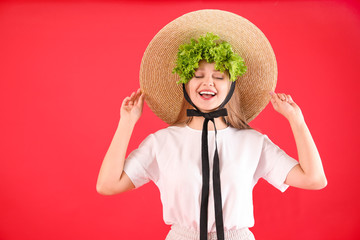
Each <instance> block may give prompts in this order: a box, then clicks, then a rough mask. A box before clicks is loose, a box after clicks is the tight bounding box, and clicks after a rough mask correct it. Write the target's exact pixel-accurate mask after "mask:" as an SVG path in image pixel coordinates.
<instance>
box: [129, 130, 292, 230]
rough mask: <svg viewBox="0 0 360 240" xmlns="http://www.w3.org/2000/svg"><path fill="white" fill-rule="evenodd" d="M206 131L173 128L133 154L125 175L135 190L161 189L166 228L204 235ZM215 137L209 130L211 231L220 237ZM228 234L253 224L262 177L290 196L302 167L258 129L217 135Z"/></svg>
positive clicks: (146, 142)
mask: <svg viewBox="0 0 360 240" xmlns="http://www.w3.org/2000/svg"><path fill="white" fill-rule="evenodd" d="M201 132H202V131H201V130H195V129H192V128H190V127H188V126H185V127H177V126H170V127H167V128H165V129H162V130H159V131H157V132H156V133H154V134H150V135H149V136H148V137H147V138H146V139H145V140H144V141H143V142H142V143H141V144H140V146H139V148H138V149H136V150H134V151H133V152H131V153H130V154H129V156H128V158H127V159H126V161H125V166H124V171H125V172H126V174H127V175H128V176H129V178H130V179H131V181H132V182H133V184H134V185H135V187H136V188H138V187H140V186H142V185H143V184H145V183H147V182H149V181H150V180H152V181H153V182H154V183H155V184H156V185H157V187H158V188H159V190H160V196H161V202H162V205H163V218H164V221H165V223H166V224H170V225H173V224H177V225H180V226H183V227H186V228H188V229H192V230H196V231H199V221H200V204H201V187H202V175H201V172H202V171H201ZM214 137H215V132H214V131H209V135H208V139H209V141H208V145H209V160H210V192H209V208H208V231H209V232H215V231H216V225H215V215H214V197H213V185H212V167H213V156H214V151H215V148H214V147H215V140H214ZM217 146H218V153H219V159H220V179H221V192H222V205H223V220H224V229H225V230H233V229H239V228H243V227H252V226H253V225H254V216H253V201H252V190H253V187H254V186H255V184H256V183H257V181H258V180H259V178H261V177H262V178H264V179H265V180H267V181H268V182H269V183H270V184H272V185H273V186H275V187H276V188H278V189H279V190H280V191H282V192H283V191H285V190H286V189H287V187H288V185H285V184H284V181H285V179H286V176H287V174H288V173H289V171H290V170H291V169H292V168H293V167H294V166H295V165H296V164H298V162H297V161H296V160H295V159H293V158H291V157H289V156H288V155H287V154H286V153H285V152H284V151H283V150H281V149H280V148H279V147H278V146H276V145H275V144H273V143H272V142H271V141H270V140H269V138H268V137H267V136H266V135H263V134H261V133H259V132H257V131H255V130H252V129H247V130H238V129H235V128H232V127H227V128H225V129H222V130H218V131H217Z"/></svg>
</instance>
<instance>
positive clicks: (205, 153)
mask: <svg viewBox="0 0 360 240" xmlns="http://www.w3.org/2000/svg"><path fill="white" fill-rule="evenodd" d="M234 89H235V82H232V84H231V87H230V91H229V93H228V95H227V96H226V98H225V100H224V102H223V103H222V104H221V105H220V106H219V107H218V110H215V111H213V112H207V113H203V112H201V111H200V110H199V109H198V108H197V107H196V106H195V105H194V104H193V102H192V101H191V99H190V97H189V95H188V94H187V92H186V89H185V84H183V92H184V97H185V99H186V101H188V102H189V103H190V104H191V105H192V106H193V107H194V108H195V109H187V116H188V117H192V116H196V117H197V116H202V117H204V118H205V119H204V123H203V129H202V138H201V160H202V192H201V207H200V240H207V233H208V229H207V227H208V205H209V181H210V167H209V150H208V123H209V121H212V122H213V124H214V129H215V153H214V161H213V187H214V205H215V206H214V207H215V222H216V235H217V239H218V240H224V223H223V213H222V200H221V182H220V161H219V154H218V150H217V130H216V125H215V120H214V119H215V118H218V117H224V116H227V115H228V114H227V110H226V108H223V107H224V105H225V104H226V103H227V102H228V101H229V100H230V98H231V96H232V95H233V93H234Z"/></svg>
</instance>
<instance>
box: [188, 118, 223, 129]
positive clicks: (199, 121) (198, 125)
mask: <svg viewBox="0 0 360 240" xmlns="http://www.w3.org/2000/svg"><path fill="white" fill-rule="evenodd" d="M204 120H205V119H204V117H193V118H192V119H191V121H190V122H189V123H188V124H187V125H188V126H189V127H190V128H192V129H196V130H201V129H202V128H203V124H204ZM215 124H216V129H218V130H221V129H224V128H227V127H228V125H227V124H226V123H225V121H224V119H223V118H222V117H218V118H215ZM208 130H214V124H212V123H210V124H208Z"/></svg>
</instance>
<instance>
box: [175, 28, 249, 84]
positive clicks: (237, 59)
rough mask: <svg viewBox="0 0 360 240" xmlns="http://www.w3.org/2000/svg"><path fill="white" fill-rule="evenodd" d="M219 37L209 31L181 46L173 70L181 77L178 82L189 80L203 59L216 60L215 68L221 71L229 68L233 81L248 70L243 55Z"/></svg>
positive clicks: (209, 61)
mask: <svg viewBox="0 0 360 240" xmlns="http://www.w3.org/2000/svg"><path fill="white" fill-rule="evenodd" d="M219 39H220V37H219V36H218V35H215V34H213V33H209V32H208V33H206V35H205V36H200V37H199V38H198V40H195V39H193V38H192V39H191V40H190V43H185V44H182V45H180V46H179V51H178V53H177V59H176V67H175V68H174V69H173V71H172V72H173V73H177V74H178V75H179V77H180V80H179V81H177V83H187V82H189V81H190V79H192V78H193V76H194V73H195V69H197V68H198V67H199V61H201V60H206V61H207V62H208V63H212V62H215V69H216V70H218V71H220V72H224V71H225V70H227V71H228V72H229V74H230V81H233V82H234V81H236V79H237V78H238V77H240V76H242V75H243V74H244V73H245V72H246V70H247V68H246V66H245V62H244V60H243V59H242V57H241V56H240V55H238V54H236V53H234V52H233V50H232V47H231V45H230V44H229V43H228V42H225V41H222V42H220V41H217V40H219Z"/></svg>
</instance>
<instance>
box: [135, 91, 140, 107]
mask: <svg viewBox="0 0 360 240" xmlns="http://www.w3.org/2000/svg"><path fill="white" fill-rule="evenodd" d="M140 96H141V91H140V88H139V89H138V90H136V94H135V97H134V104H135V105H137V103H138V102H139V98H140Z"/></svg>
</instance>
